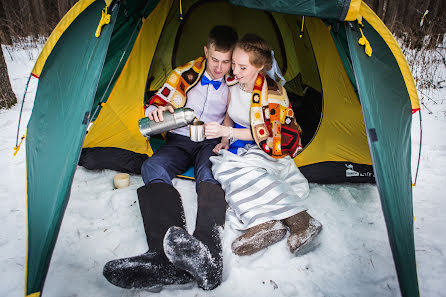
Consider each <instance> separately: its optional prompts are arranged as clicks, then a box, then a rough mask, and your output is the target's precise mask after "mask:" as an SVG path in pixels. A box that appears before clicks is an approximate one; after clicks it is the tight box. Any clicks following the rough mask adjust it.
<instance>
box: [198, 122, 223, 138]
mask: <svg viewBox="0 0 446 297" xmlns="http://www.w3.org/2000/svg"><path fill="white" fill-rule="evenodd" d="M204 134H205V135H206V138H208V139H212V138H218V137H228V136H229V127H226V126H222V125H220V124H219V123H217V122H210V123H206V124H205V126H204Z"/></svg>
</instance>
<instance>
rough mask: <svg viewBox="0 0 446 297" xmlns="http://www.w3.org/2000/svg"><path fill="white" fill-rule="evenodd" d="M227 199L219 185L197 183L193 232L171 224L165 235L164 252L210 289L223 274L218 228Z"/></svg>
mask: <svg viewBox="0 0 446 297" xmlns="http://www.w3.org/2000/svg"><path fill="white" fill-rule="evenodd" d="M225 214H226V201H225V196H224V192H223V190H222V188H221V187H220V185H217V184H213V183H209V182H201V183H200V184H199V185H198V210H197V224H196V227H195V231H194V233H193V235H190V234H189V233H187V231H186V230H185V229H183V228H179V227H171V228H169V230H168V231H167V233H166V236H165V237H164V252H165V254H166V256H167V257H168V258H169V260H170V261H171V262H172V263H173V264H174V265H175V266H176V267H177V268H179V269H181V270H186V271H187V272H189V273H190V274H191V275H192V276H193V277H194V278H195V280H196V281H197V283H198V286H199V287H200V288H202V289H205V290H212V289H214V288H216V287H217V286H218V285H220V283H221V281H222V276H223V257H222V247H221V235H220V231H221V230H222V229H223V226H224V223H225Z"/></svg>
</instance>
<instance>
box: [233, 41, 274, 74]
mask: <svg viewBox="0 0 446 297" xmlns="http://www.w3.org/2000/svg"><path fill="white" fill-rule="evenodd" d="M235 48H240V49H242V50H244V51H245V52H247V53H248V55H249V63H251V64H252V65H254V66H255V67H257V68H260V67H262V66H263V71H268V70H270V69H271V67H272V65H273V57H272V54H271V47H270V46H269V44H268V43H267V42H266V41H265V40H264V39H263V38H262V37H260V36H258V35H256V34H252V33H248V34H245V36H243V37H242V39H240V40H239V41H238V42H237V44H236V45H235Z"/></svg>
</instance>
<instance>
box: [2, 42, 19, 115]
mask: <svg viewBox="0 0 446 297" xmlns="http://www.w3.org/2000/svg"><path fill="white" fill-rule="evenodd" d="M0 53H1V55H0V108H5V107H6V108H10V107H11V106H13V105H14V104H16V103H17V98H16V97H15V94H14V92H13V91H12V89H11V83H10V82H9V76H8V68H7V67H6V62H5V58H4V57H3V51H2V50H1V48H0Z"/></svg>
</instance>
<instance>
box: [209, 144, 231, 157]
mask: <svg viewBox="0 0 446 297" xmlns="http://www.w3.org/2000/svg"><path fill="white" fill-rule="evenodd" d="M228 148H229V143H227V142H220V143H219V144H217V145H216V146H215V147H214V149H213V150H212V151H213V152H214V153H216V154H218V152H219V151H220V150H227V149H228Z"/></svg>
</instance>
